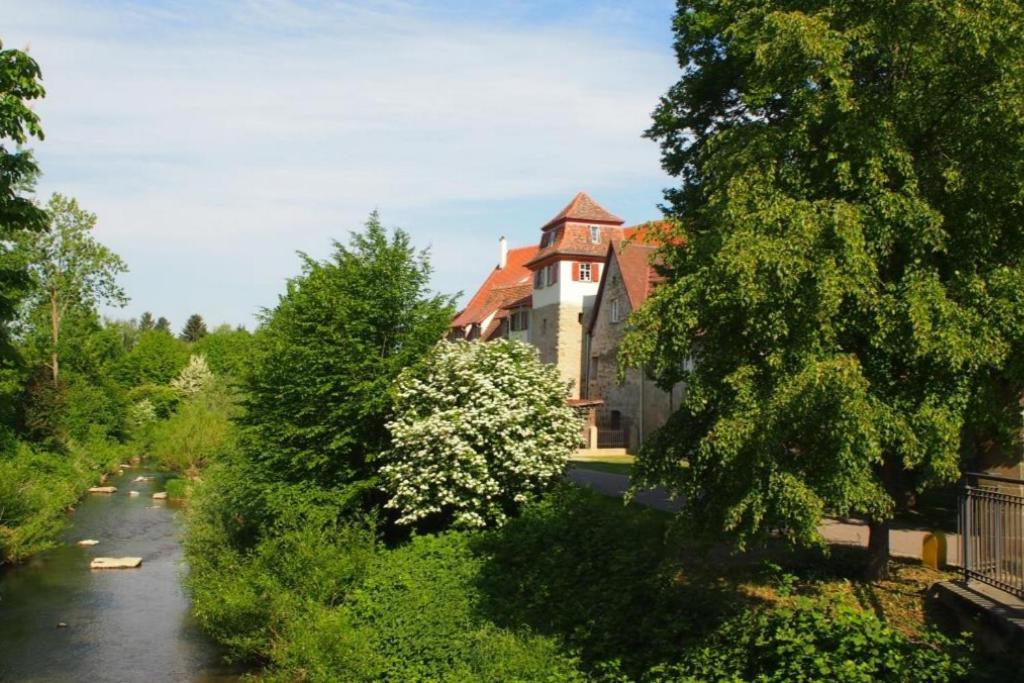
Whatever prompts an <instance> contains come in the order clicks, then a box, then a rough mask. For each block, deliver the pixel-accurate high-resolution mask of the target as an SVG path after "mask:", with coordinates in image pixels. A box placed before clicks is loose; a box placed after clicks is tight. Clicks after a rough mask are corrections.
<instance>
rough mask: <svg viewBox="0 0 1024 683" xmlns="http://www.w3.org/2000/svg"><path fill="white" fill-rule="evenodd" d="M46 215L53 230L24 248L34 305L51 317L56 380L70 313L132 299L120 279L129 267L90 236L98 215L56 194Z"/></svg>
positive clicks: (28, 238)
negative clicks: (63, 328)
mask: <svg viewBox="0 0 1024 683" xmlns="http://www.w3.org/2000/svg"><path fill="white" fill-rule="evenodd" d="M46 211H47V213H48V214H49V217H50V230H49V231H47V232H45V233H43V234H41V235H33V234H24V235H23V236H22V246H23V248H24V250H25V253H26V254H27V258H28V264H29V269H30V272H31V274H32V279H33V281H34V285H35V286H34V297H33V300H32V303H33V305H35V306H39V307H45V308H46V309H47V312H48V314H49V319H50V367H51V372H52V376H53V379H54V381H56V380H57V377H58V370H59V365H58V357H59V353H60V329H61V325H62V323H63V320H64V316H65V314H66V313H67V312H68V309H69V308H70V307H76V308H80V309H82V310H86V311H92V310H94V309H95V308H96V307H97V306H98V305H99V304H101V303H106V304H114V305H119V306H123V305H124V304H125V303H127V301H128V297H127V295H125V292H124V289H123V288H122V287H121V286H120V285H119V284H118V282H117V277H118V275H120V274H121V273H124V272H126V271H127V270H128V267H127V266H126V265H125V263H124V261H122V260H121V257H119V256H118V255H117V254H115V253H114V252H112V251H111V250H110V249H109V248H107V247H106V246H104V245H103V244H100V243H99V242H98V241H96V239H95V238H94V237H93V236H92V231H93V230H94V229H95V227H96V214H93V213H89V212H88V211H85V210H83V209H82V208H81V207H80V206H79V205H78V202H77V201H76V200H75V199H74V198H72V197H65V196H63V195H60V194H54V195H53V196H52V197H50V201H49V202H48V203H47V205H46Z"/></svg>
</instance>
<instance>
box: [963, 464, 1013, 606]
mask: <svg viewBox="0 0 1024 683" xmlns="http://www.w3.org/2000/svg"><path fill="white" fill-rule="evenodd" d="M1022 493H1024V481H1022V480H1020V479H1011V478H1010V477H1001V476H997V475H994V474H984V473H977V472H968V473H966V474H965V475H964V485H963V487H962V488H961V490H960V500H959V514H958V519H957V526H958V527H959V531H960V538H961V553H962V560H963V568H964V579H965V580H968V581H969V580H971V579H974V580H975V581H980V582H982V583H986V584H988V585H990V586H994V587H995V588H998V589H1000V590H1004V591H1006V592H1007V593H1011V594H1013V595H1015V596H1017V597H1019V598H1024V495H1022Z"/></svg>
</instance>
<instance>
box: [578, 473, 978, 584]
mask: <svg viewBox="0 0 1024 683" xmlns="http://www.w3.org/2000/svg"><path fill="white" fill-rule="evenodd" d="M568 477H569V480H570V481H572V482H573V483H575V484H578V485H580V486H587V487H589V488H592V489H594V490H595V491H597V492H598V493H601V494H603V495H606V496H613V497H614V496H621V495H622V494H624V493H625V492H626V489H627V488H629V477H628V476H626V475H624V474H614V473H612V472H598V471H596V470H588V469H583V468H581V467H572V468H570V469H569V474H568ZM634 500H635V501H636V502H638V503H640V504H641V505H644V506H646V507H650V508H654V509H656V510H664V511H665V512H675V511H676V510H678V509H679V507H680V501H678V500H672V499H670V498H669V496H668V493H667V492H666V491H665V489H663V488H661V487H658V488H655V489H651V490H650V491H643V492H641V493H638V494H637V495H636V496H635V497H634ZM820 531H821V535H822V536H824V537H825V540H826V541H828V542H829V543H833V544H842V545H855V546H861V547H867V544H868V525H867V522H862V521H860V520H850V519H842V520H840V519H826V520H825V522H824V523H823V524H822V525H821V527H820ZM927 533H928V532H927V531H926V530H923V529H908V528H899V529H892V530H891V531H890V532H889V553H890V554H891V555H892V556H893V557H909V558H912V559H916V560H919V559H921V546H922V544H923V543H924V537H925V535H926V534H927ZM946 543H947V548H948V550H947V560H948V564H949V565H951V566H960V537H959V536H957V535H956V534H947V535H946Z"/></svg>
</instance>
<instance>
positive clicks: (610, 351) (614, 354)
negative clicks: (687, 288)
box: [580, 251, 682, 452]
mask: <svg viewBox="0 0 1024 683" xmlns="http://www.w3.org/2000/svg"><path fill="white" fill-rule="evenodd" d="M606 268H607V271H606V273H605V275H604V280H603V288H602V290H601V293H600V295H599V302H598V303H599V305H597V306H596V307H595V309H594V311H593V313H592V315H593V318H592V319H589V320H587V321H586V322H587V323H588V325H587V333H586V339H585V344H584V346H583V350H584V354H583V359H582V361H583V363H584V364H583V365H581V369H580V371H581V373H582V376H583V378H584V381H585V384H586V386H585V389H584V396H583V397H584V398H594V399H600V400H601V401H603V403H602V405H600V406H599V407H598V408H597V427H598V442H599V443H598V445H600V446H617V445H621V446H623V447H625V448H627V449H629V450H630V451H631V452H636V451H637V450H638V449H639V448H640V444H641V443H642V442H643V441H644V440H646V439H647V438H648V437H650V436H651V434H653V433H654V430H656V429H657V428H658V427H660V426H661V425H663V424H664V423H665V421H666V420H668V417H669V415H671V414H672V412H673V410H674V409H675V407H676V406H678V405H679V401H680V399H681V398H682V386H676V387H674V388H673V390H672V391H671V392H665V391H662V390H661V389H659V388H658V387H657V385H655V383H654V382H653V381H651V380H650V379H649V378H647V376H646V374H645V373H643V372H642V371H641V370H639V369H637V368H630V369H628V370H627V371H626V373H625V376H624V378H623V381H622V382H620V381H619V377H618V371H619V363H618V352H619V345H620V344H621V342H622V337H623V335H624V334H625V326H626V325H625V320H626V318H627V317H628V316H629V314H630V312H632V306H631V303H630V296H629V292H628V291H627V289H626V285H625V280H624V278H623V276H622V269H621V267H620V264H619V259H618V258H616V255H615V252H614V251H612V252H611V256H610V257H609V259H608V262H607V265H606ZM620 440H621V443H619V441H620Z"/></svg>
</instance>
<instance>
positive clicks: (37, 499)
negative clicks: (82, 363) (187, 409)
mask: <svg viewBox="0 0 1024 683" xmlns="http://www.w3.org/2000/svg"><path fill="white" fill-rule="evenodd" d="M124 457H125V449H124V448H123V447H120V446H118V445H116V444H113V443H111V442H109V441H107V440H105V439H103V438H102V437H100V438H97V437H96V435H94V436H93V437H92V438H90V439H88V440H86V441H84V442H82V443H81V444H72V446H71V448H70V449H69V451H68V452H64V453H54V452H48V451H43V450H39V449H35V448H33V447H31V446H29V445H27V444H19V446H18V447H17V450H16V451H15V452H14V453H10V454H0V564H4V563H8V562H18V561H21V560H23V559H25V558H26V557H28V556H29V555H32V554H34V553H37V552H39V551H41V550H45V549H46V548H49V547H51V546H52V545H53V544H54V539H55V538H56V537H57V534H58V533H59V532H60V530H61V529H62V528H63V527H64V525H65V524H66V521H67V515H66V513H65V511H66V510H67V508H69V507H70V506H72V505H74V503H75V501H77V500H78V498H79V496H81V495H82V491H83V490H84V489H85V488H87V487H89V486H91V485H93V484H95V483H96V482H97V480H98V479H99V476H100V474H101V473H102V472H103V471H105V470H107V471H109V470H112V469H113V468H114V467H116V465H117V463H119V462H121V460H122V458H124Z"/></svg>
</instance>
